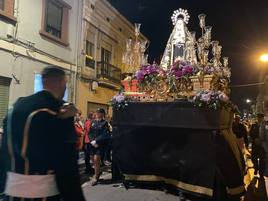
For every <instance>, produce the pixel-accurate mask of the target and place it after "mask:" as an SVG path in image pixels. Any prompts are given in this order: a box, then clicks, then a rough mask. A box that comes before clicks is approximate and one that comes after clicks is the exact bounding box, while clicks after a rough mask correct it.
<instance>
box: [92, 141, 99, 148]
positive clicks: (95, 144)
mask: <svg viewBox="0 0 268 201" xmlns="http://www.w3.org/2000/svg"><path fill="white" fill-rule="evenodd" d="M90 144H91V145H92V146H93V147H96V148H97V147H98V146H99V145H98V144H97V142H96V140H93V141H91V142H90Z"/></svg>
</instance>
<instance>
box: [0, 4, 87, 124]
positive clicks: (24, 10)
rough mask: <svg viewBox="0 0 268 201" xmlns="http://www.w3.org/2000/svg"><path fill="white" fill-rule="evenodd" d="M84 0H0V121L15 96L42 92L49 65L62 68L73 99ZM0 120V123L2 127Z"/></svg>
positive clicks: (68, 94) (72, 99)
mask: <svg viewBox="0 0 268 201" xmlns="http://www.w3.org/2000/svg"><path fill="white" fill-rule="evenodd" d="M81 21H82V0H64V1H63V0H27V1H24V0H0V61H1V62H0V122H1V123H2V119H3V116H4V115H5V113H6V111H7V108H8V107H9V106H11V105H12V104H13V103H14V102H15V101H16V99H17V98H18V97H21V96H27V95H30V94H32V93H34V92H36V91H38V90H41V88H42V86H41V82H40V72H41V71H42V69H43V68H44V67H45V66H47V65H55V66H58V67H59V68H62V69H64V70H65V71H66V73H67V75H68V90H67V93H66V97H65V98H66V100H69V101H75V97H76V96H75V94H76V86H75V84H76V79H75V78H76V74H77V69H78V68H79V67H78V65H79V61H78V60H79V54H80V52H79V50H80V49H81V48H80V47H79V45H80V44H81V43H80V42H79V39H80V36H81V29H82V28H81ZM1 123H0V126H1Z"/></svg>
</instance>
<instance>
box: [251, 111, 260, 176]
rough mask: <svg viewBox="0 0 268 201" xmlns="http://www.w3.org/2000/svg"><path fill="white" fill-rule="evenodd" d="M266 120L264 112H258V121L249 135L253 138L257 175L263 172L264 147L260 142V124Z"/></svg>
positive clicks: (252, 155) (253, 160)
mask: <svg viewBox="0 0 268 201" xmlns="http://www.w3.org/2000/svg"><path fill="white" fill-rule="evenodd" d="M263 121H264V114H262V113H259V114H257V122H256V123H254V124H252V126H251V129H250V132H249V136H250V138H251V140H252V152H251V158H252V162H253V165H254V174H255V175H256V174H257V173H258V171H260V172H259V173H260V175H262V174H263V156H262V155H263V149H262V146H261V142H260V125H261V124H262V123H263Z"/></svg>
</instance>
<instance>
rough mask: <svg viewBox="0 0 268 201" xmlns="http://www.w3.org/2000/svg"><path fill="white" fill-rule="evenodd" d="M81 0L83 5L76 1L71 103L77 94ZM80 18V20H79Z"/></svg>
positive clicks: (75, 99)
mask: <svg viewBox="0 0 268 201" xmlns="http://www.w3.org/2000/svg"><path fill="white" fill-rule="evenodd" d="M81 1H82V5H83V0H78V1H77V3H78V5H77V21H76V27H77V34H76V38H75V69H74V71H75V72H74V78H73V103H76V102H77V96H78V75H79V74H78V70H80V69H79V59H80V46H81V44H80V40H79V37H80V35H81V29H82V27H81V24H82V14H81V13H82V9H83V7H81ZM80 20H81V21H80Z"/></svg>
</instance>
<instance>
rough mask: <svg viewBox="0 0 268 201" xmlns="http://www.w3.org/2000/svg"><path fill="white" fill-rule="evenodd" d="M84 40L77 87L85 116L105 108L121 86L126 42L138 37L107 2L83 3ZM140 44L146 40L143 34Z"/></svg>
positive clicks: (80, 104)
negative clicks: (97, 109) (99, 108)
mask: <svg viewBox="0 0 268 201" xmlns="http://www.w3.org/2000/svg"><path fill="white" fill-rule="evenodd" d="M82 27H83V28H82V33H83V37H82V38H81V40H82V41H81V43H82V45H81V47H82V50H81V52H82V54H81V61H82V69H81V72H80V77H79V79H78V84H77V102H76V103H77V106H78V107H79V108H80V110H81V111H82V114H83V116H86V115H87V114H88V112H90V111H95V110H96V108H98V107H102V108H104V109H105V110H106V111H108V112H109V114H111V108H109V105H108V102H109V101H110V100H111V98H112V97H113V96H114V95H115V94H116V93H117V92H118V90H119V89H120V87H121V83H120V80H121V75H122V73H123V72H124V71H125V70H126V69H125V65H124V64H123V63H122V57H123V53H124V51H125V45H126V40H127V39H129V38H135V36H134V25H133V24H131V23H130V22H129V21H128V20H127V19H126V18H125V17H124V16H122V15H121V14H120V13H119V12H118V11H117V10H116V9H115V8H114V7H113V6H112V5H111V4H110V3H109V2H108V1H107V0H98V1H96V0H84V2H83V21H82ZM139 39H140V40H141V41H144V40H147V39H146V37H145V36H143V35H142V34H141V35H140V38H139Z"/></svg>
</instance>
